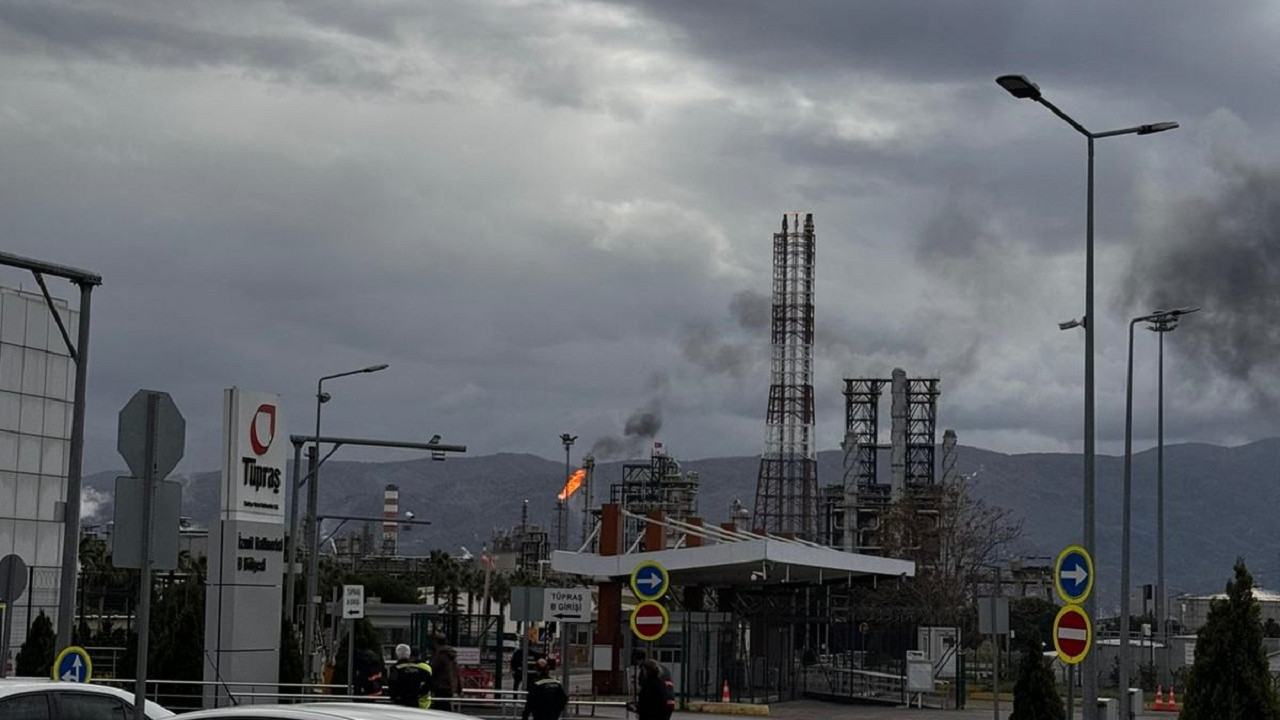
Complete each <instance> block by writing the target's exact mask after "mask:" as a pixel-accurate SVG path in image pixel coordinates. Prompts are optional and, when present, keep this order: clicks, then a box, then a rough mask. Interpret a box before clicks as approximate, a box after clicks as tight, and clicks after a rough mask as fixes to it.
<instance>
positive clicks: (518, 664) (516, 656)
mask: <svg viewBox="0 0 1280 720" xmlns="http://www.w3.org/2000/svg"><path fill="white" fill-rule="evenodd" d="M523 676H524V648H522V647H517V648H516V650H515V652H513V653H511V689H512V690H519V689H520V679H521V678H522V677H523Z"/></svg>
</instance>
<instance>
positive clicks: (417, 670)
mask: <svg viewBox="0 0 1280 720" xmlns="http://www.w3.org/2000/svg"><path fill="white" fill-rule="evenodd" d="M388 687H389V688H390V693H388V694H389V695H390V696H391V702H393V703H395V704H397V705H403V706H405V707H416V708H422V709H423V710H427V709H429V708H430V707H431V666H430V665H429V664H427V663H425V662H421V661H419V660H416V659H414V657H413V650H411V649H410V648H409V646H408V645H405V644H404V643H401V644H399V645H397V646H396V664H395V666H393V667H392V668H391V682H390V683H389V684H388Z"/></svg>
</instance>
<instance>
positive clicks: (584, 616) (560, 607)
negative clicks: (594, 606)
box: [542, 587, 591, 623]
mask: <svg viewBox="0 0 1280 720" xmlns="http://www.w3.org/2000/svg"><path fill="white" fill-rule="evenodd" d="M542 620H543V622H552V621H557V622H571V623H577V622H591V588H584V587H579V588H546V589H544V590H543V591H542Z"/></svg>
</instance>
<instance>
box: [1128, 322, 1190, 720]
mask: <svg viewBox="0 0 1280 720" xmlns="http://www.w3.org/2000/svg"><path fill="white" fill-rule="evenodd" d="M1196 310H1199V308H1179V309H1177V310H1161V311H1157V312H1155V313H1152V314H1150V315H1143V316H1141V317H1136V318H1133V319H1132V320H1130V321H1129V364H1128V371H1127V375H1126V378H1125V392H1124V507H1123V509H1122V510H1121V512H1123V513H1124V518H1123V520H1124V522H1123V529H1122V531H1121V539H1120V703H1121V706H1122V707H1123V708H1124V715H1123V717H1126V718H1130V719H1131V718H1132V717H1133V716H1132V715H1131V714H1130V710H1131V708H1130V707H1129V656H1130V652H1129V581H1130V576H1129V573H1130V564H1131V563H1130V557H1131V555H1132V553H1131V550H1130V547H1129V545H1130V537H1131V536H1132V534H1133V514H1132V505H1133V327H1134V326H1135V325H1137V324H1138V323H1140V322H1145V323H1153V324H1168V323H1176V322H1177V319H1178V318H1179V317H1181V316H1182V315H1186V314H1188V313H1193V312H1195V311H1196Z"/></svg>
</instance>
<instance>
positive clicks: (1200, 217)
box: [1124, 159, 1280, 402]
mask: <svg viewBox="0 0 1280 720" xmlns="http://www.w3.org/2000/svg"><path fill="white" fill-rule="evenodd" d="M1218 170H1219V172H1220V173H1221V178H1220V180H1221V182H1220V184H1219V185H1218V187H1217V188H1216V189H1215V190H1214V191H1213V192H1211V193H1209V194H1206V195H1203V196H1200V197H1196V198H1193V199H1191V200H1188V201H1185V202H1180V203H1178V204H1177V205H1176V206H1174V207H1173V208H1172V210H1171V211H1170V217H1168V218H1166V221H1165V222H1164V223H1162V224H1161V231H1160V237H1159V238H1157V239H1155V240H1153V242H1152V243H1151V244H1150V245H1148V246H1146V247H1145V248H1144V249H1143V251H1142V252H1140V253H1138V254H1136V255H1135V258H1134V260H1133V263H1132V266H1131V267H1130V269H1129V273H1128V274H1129V286H1130V287H1132V288H1133V290H1132V291H1131V292H1130V293H1128V294H1127V295H1126V296H1125V297H1124V301H1125V302H1124V304H1125V305H1126V306H1127V307H1128V308H1129V309H1131V310H1132V311H1133V313H1135V314H1137V313H1142V312H1149V311H1151V310H1155V309H1160V308H1166V307H1180V306H1186V305H1200V306H1203V308H1204V309H1203V311H1202V312H1200V313H1199V314H1197V315H1192V316H1190V317H1188V318H1185V319H1184V320H1183V321H1182V322H1181V324H1180V325H1179V327H1178V330H1177V331H1176V332H1175V333H1174V334H1173V335H1172V336H1171V337H1170V338H1169V339H1168V342H1167V345H1168V346H1169V349H1170V350H1171V351H1173V352H1177V353H1179V354H1182V355H1184V356H1186V357H1189V358H1191V359H1192V360H1193V361H1194V362H1195V363H1196V364H1197V366H1198V369H1199V370H1200V371H1201V372H1202V373H1210V374H1219V373H1222V374H1225V375H1226V376H1227V377H1229V378H1231V379H1233V380H1235V381H1239V382H1249V383H1251V386H1252V387H1253V389H1254V391H1255V392H1256V393H1257V397H1259V398H1266V399H1268V400H1269V401H1270V402H1276V401H1278V400H1280V391H1277V390H1276V389H1275V382H1276V380H1280V321H1277V318H1280V292H1277V288H1280V166H1277V165H1269V166H1257V165H1252V164H1250V163H1248V162H1247V161H1243V160H1238V159H1233V160H1223V161H1221V162H1219V163H1218Z"/></svg>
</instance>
